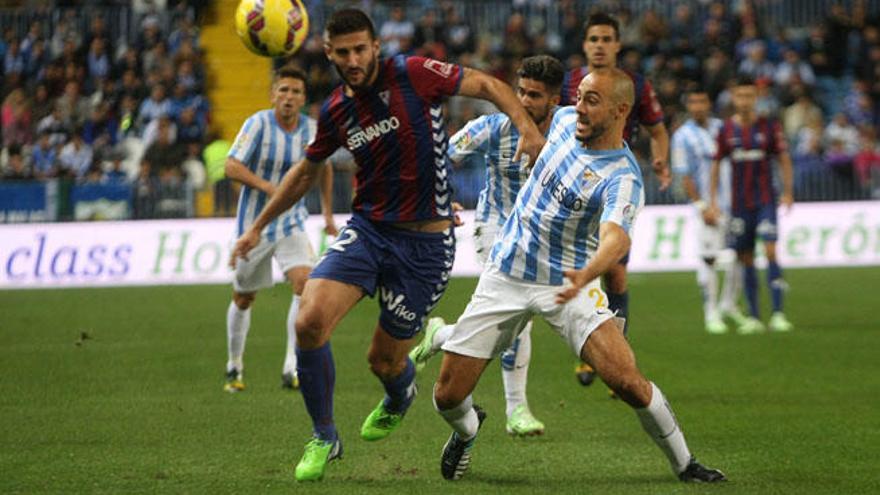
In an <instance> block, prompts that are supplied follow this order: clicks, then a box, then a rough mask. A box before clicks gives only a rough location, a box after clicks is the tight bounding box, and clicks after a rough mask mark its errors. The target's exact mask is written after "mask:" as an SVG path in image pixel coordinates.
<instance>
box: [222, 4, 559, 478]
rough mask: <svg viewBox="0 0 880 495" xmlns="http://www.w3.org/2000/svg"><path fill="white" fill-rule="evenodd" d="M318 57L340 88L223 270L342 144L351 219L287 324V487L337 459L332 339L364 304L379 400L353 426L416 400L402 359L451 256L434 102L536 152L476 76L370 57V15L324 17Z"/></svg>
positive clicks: (439, 113) (508, 94) (382, 420)
mask: <svg viewBox="0 0 880 495" xmlns="http://www.w3.org/2000/svg"><path fill="white" fill-rule="evenodd" d="M324 42H325V44H324V52H325V54H326V55H327V57H328V59H329V60H330V61H331V63H333V65H334V66H335V68H336V70H337V72H338V73H339V75H340V77H341V78H342V80H343V84H341V85H340V86H338V87H337V88H336V89H334V90H333V92H332V93H331V95H330V96H329V97H328V98H327V99H326V100H325V102H324V104H323V105H322V107H321V115H320V118H319V119H318V133H317V137H316V138H315V141H314V142H313V143H312V144H311V145H310V146H309V148H308V150H306V154H305V158H304V159H303V160H302V161H301V162H300V164H299V165H297V166H296V168H294V169H293V170H292V171H291V173H289V174H287V176H285V178H284V179H283V180H282V182H281V187H280V189H279V193H278V194H276V195H275V196H274V197H273V198H272V200H271V201H270V203H269V204H268V205H267V206H266V208H265V209H264V210H263V213H262V214H260V216H259V217H258V218H257V219H256V220H255V221H254V224H253V225H252V227H251V228H250V229H249V230H248V231H247V232H245V234H244V235H242V236H241V237H240V238H239V240H238V242H237V243H236V246H235V248H234V250H233V253H232V260H233V262H234V261H235V260H237V259H238V258H240V257H243V256H246V255H247V253H248V252H249V251H251V250H252V249H253V248H254V246H255V245H256V244H257V241H258V238H259V230H260V229H262V227H263V226H265V225H266V224H268V223H269V222H270V221H272V219H274V218H275V217H276V216H277V215H278V214H280V213H281V212H282V211H284V210H285V209H286V208H288V207H290V205H292V204H293V203H295V202H296V201H299V199H300V198H301V197H302V195H303V194H305V192H306V190H307V189H308V187H309V185H310V184H311V183H312V182H313V181H314V180H315V178H316V175H317V173H318V171H319V164H320V162H321V161H323V160H325V159H326V158H327V157H328V156H330V155H331V154H332V153H333V152H334V151H336V150H337V149H338V148H340V147H342V146H345V147H346V148H348V150H349V151H350V152H351V153H352V156H354V160H355V162H356V163H357V191H356V194H355V197H354V200H353V204H352V210H353V213H352V217H351V219H350V220H349V222H348V224H347V225H346V227H345V229H343V230H342V231H340V234H339V236H338V238H337V241H336V242H335V243H334V244H333V245H332V246H330V247H329V248H328V250H327V253H326V254H325V256H324V257H323V258H322V259H321V261H320V262H319V263H318V265H316V267H315V269H314V270H313V271H312V274H311V275H310V277H309V280H308V282H306V285H305V288H304V289H303V297H302V305H301V308H300V312H299V315H298V317H297V320H296V333H297V350H296V351H297V360H298V363H297V372H298V373H299V378H300V389H301V390H302V394H303V400H304V402H305V406H306V409H307V410H308V412H309V416H310V417H311V419H312V428H313V437H312V439H311V440H310V441H309V442H308V443H307V444H306V447H305V451H304V453H303V456H302V458H301V459H300V461H299V463H298V464H297V466H296V469H295V476H296V479H297V480H302V481H305V480H319V479H321V478H322V477H323V476H324V471H325V468H326V466H327V464H328V463H329V462H330V461H332V460H334V459H337V458H339V457H340V456H341V454H342V442H341V441H340V438H339V434H338V432H337V430H336V422H335V420H334V417H333V399H334V390H335V381H336V368H335V363H334V360H333V353H332V351H331V347H330V337H331V335H332V334H333V331H334V330H335V328H336V326H337V324H338V323H339V322H340V321H341V320H342V318H343V317H344V316H345V314H346V313H348V311H349V310H351V309H352V308H353V307H354V306H355V305H356V304H357V303H358V301H360V300H361V299H362V298H363V297H364V296H365V295H367V296H373V295H378V296H379V297H378V298H377V299H378V302H379V310H380V314H379V319H378V320H379V321H378V322H377V324H376V326H375V328H374V329H373V338H372V342H371V344H370V350H369V352H368V356H367V359H368V361H369V364H370V370H371V371H372V373H373V374H374V375H376V377H377V378H378V379H379V381H380V382H381V383H382V386H383V388H384V389H385V396H384V398H383V399H382V400H380V401H379V404H378V405H377V406H376V408H375V409H374V410H373V411H372V412H371V413H370V414H369V415H368V416H367V418H366V419H365V420H364V422H363V424H362V426H361V438H363V439H364V440H368V441H375V440H381V439H383V438H386V437H387V436H388V435H389V434H391V432H393V431H394V430H395V429H396V428H398V427H399V426H400V424H401V421H402V420H403V417H404V415H405V414H406V411H407V410H408V408H409V406H410V405H411V404H412V402H413V399H414V398H415V394H416V388H415V382H414V378H415V366H414V365H413V363H412V361H411V360H410V359H409V357H408V353H409V351H410V349H411V348H412V347H413V343H414V338H415V336H416V334H417V333H418V332H419V330H421V327H422V323H423V321H424V318H425V316H426V315H427V314H428V313H429V312H430V311H431V309H432V308H433V307H434V306H435V305H436V304H437V301H439V299H440V297H442V295H443V292H444V291H445V289H446V284H447V282H448V278H449V271H450V270H451V268H452V264H453V260H454V256H455V255H454V253H455V237H454V233H453V231H452V218H453V211H452V205H451V195H452V190H451V188H450V186H449V180H448V173H449V159H448V157H447V156H446V147H447V145H448V138H447V136H446V134H445V125H446V124H445V122H444V118H443V106H442V105H443V102H444V100H445V99H446V97H448V96H451V95H454V94H459V95H462V96H471V97H477V98H482V99H486V100H488V101H491V102H492V103H493V104H495V106H497V107H498V108H499V109H501V111H503V112H505V113H506V114H508V115H509V116H510V118H511V120H512V121H513V123H514V124H515V125H516V127H517V129H519V131H520V133H521V135H522V138H521V139H520V142H519V148H518V149H517V152H516V153H515V157H514V158H515V159H518V158H519V155H520V154H526V155H528V156H530V157H533V158H532V159H534V158H536V157H537V156H538V153H539V152H540V150H541V147H542V146H543V144H544V137H543V136H542V135H541V134H540V132H539V131H538V129H537V127H535V124H534V122H532V120H531V118H530V117H529V115H528V113H527V112H526V111H525V110H524V109H523V108H522V105H520V104H519V102H518V101H517V100H516V95H514V93H513V91H512V90H511V89H510V87H509V86H507V85H506V84H505V83H503V82H502V81H499V80H498V79H495V78H493V77H491V76H488V75H487V74H485V73H482V72H480V71H477V70H473V69H469V68H465V67H462V66H459V65H455V64H448V63H444V62H441V61H438V60H433V59H428V58H424V57H416V56H412V57H410V56H407V55H397V56H394V57H391V58H387V59H380V58H379V53H380V44H379V40H378V39H377V38H376V31H375V28H374V27H373V23H372V21H371V20H370V18H369V17H368V16H367V15H366V14H364V13H363V12H362V11H360V10H357V9H340V10H337V11H335V12H334V13H333V14H332V15H331V16H330V19H329V20H328V22H327V24H326V25H325V29H324Z"/></svg>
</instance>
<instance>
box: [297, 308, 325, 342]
mask: <svg viewBox="0 0 880 495" xmlns="http://www.w3.org/2000/svg"><path fill="white" fill-rule="evenodd" d="M295 327H296V339H297V343H298V345H299V346H300V347H303V348H305V349H312V348H314V347H318V346H320V345H321V342H320V341H321V336H322V335H324V333H325V332H324V329H325V327H326V321H325V318H324V315H323V314H322V313H321V311H317V310H314V309H310V308H307V307H303V308H300V310H299V312H298V313H297V315H296V323H295Z"/></svg>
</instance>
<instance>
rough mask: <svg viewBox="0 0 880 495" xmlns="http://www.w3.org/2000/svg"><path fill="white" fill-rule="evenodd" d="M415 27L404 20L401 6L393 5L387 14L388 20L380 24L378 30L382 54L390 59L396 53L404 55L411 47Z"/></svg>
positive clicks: (404, 14)
mask: <svg viewBox="0 0 880 495" xmlns="http://www.w3.org/2000/svg"><path fill="white" fill-rule="evenodd" d="M414 33H415V26H414V25H413V23H412V21H410V20H409V19H407V18H406V11H404V9H403V6H401V5H395V6H394V7H391V11H390V12H389V13H388V20H386V21H385V22H383V23H382V27H381V28H380V29H379V38H380V39H381V40H382V53H383V55H385V56H386V57H392V56H394V55H397V54H398V53H406V52H408V51H409V50H410V48H411V47H412V38H413V34H414Z"/></svg>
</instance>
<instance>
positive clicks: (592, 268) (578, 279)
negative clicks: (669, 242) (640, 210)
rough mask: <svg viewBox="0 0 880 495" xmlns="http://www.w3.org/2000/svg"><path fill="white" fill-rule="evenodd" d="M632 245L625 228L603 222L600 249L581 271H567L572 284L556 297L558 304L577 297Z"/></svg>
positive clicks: (566, 273)
mask: <svg viewBox="0 0 880 495" xmlns="http://www.w3.org/2000/svg"><path fill="white" fill-rule="evenodd" d="M630 244H631V240H630V237H629V235H628V234H627V233H626V231H625V230H623V227H621V226H620V225H618V224H616V223H614V222H603V223H602V224H601V225H600V226H599V248H598V249H596V255H595V256H593V257H592V258H591V259H590V262H589V263H587V265H586V266H585V267H583V268H581V269H580V270H566V271H564V272H563V275H565V277H566V278H567V279H569V280H570V281H571V283H572V285H571V286H569V287H566V288H565V289H563V290H561V291H560V292H559V293H558V294H557V295H556V302H557V303H559V304H564V303H566V302H568V301H570V300H572V299H574V297H575V296H577V294H578V292H579V291H580V290H581V289H582V288H584V287H585V286H586V285H587V284H588V283H590V281H592V280H594V279H596V278H597V277H599V276H600V275H602V274H603V273H605V272H607V271H608V269H610V268H611V267H612V266H614V265H616V264H617V261H618V260H619V259H620V258H622V257H623V256H624V255H625V254H626V253H627V252H628V251H629V247H630Z"/></svg>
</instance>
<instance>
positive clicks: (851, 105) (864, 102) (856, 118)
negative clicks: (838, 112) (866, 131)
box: [843, 79, 875, 126]
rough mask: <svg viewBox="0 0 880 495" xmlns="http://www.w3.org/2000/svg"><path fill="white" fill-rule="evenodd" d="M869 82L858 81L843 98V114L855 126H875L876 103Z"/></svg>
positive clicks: (854, 82)
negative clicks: (871, 95) (869, 90)
mask: <svg viewBox="0 0 880 495" xmlns="http://www.w3.org/2000/svg"><path fill="white" fill-rule="evenodd" d="M868 88H869V85H868V83H867V81H862V80H859V79H856V80H855V81H853V83H852V86H850V89H849V91H848V92H847V94H846V96H845V97H844V98H843V112H844V113H845V114H846V117H847V118H848V119H849V121H850V122H852V123H853V125H855V126H862V125H874V123H875V122H874V101H873V100H872V99H871V97H870V96H869V95H868Z"/></svg>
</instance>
